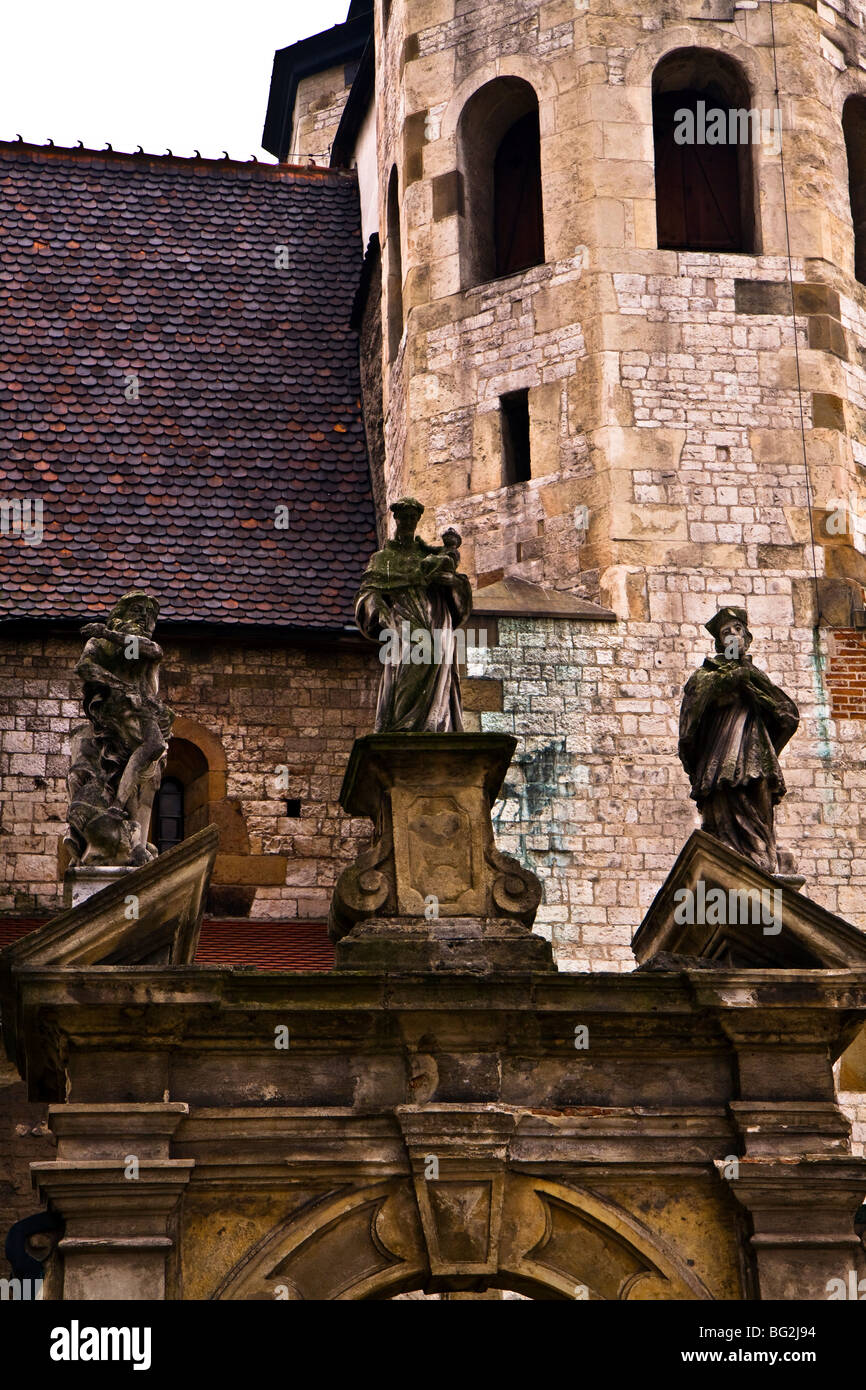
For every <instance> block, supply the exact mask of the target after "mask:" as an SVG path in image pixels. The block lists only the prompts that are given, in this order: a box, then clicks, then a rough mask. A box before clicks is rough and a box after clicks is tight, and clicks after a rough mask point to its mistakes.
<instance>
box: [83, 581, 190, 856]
mask: <svg viewBox="0 0 866 1390" xmlns="http://www.w3.org/2000/svg"><path fill="white" fill-rule="evenodd" d="M158 612H159V604H158V603H157V602H156V599H153V598H150V597H149V596H148V595H147V594H144V593H141V592H140V591H137V590H134V591H132V592H131V593H128V594H125V595H124V597H123V598H122V599H120V600H119V602H118V603H116V604H115V606H114V608H113V609H112V611H111V614H110V616H109V618H108V621H107V623H89V624H88V625H87V626H86V627H85V628H84V634H85V636H86V637H87V645H86V646H85V648H84V652H83V653H82V656H81V659H80V661H79V662H78V665H77V666H76V668H75V671H76V674H77V675H78V676H79V677H80V679H81V681H82V683H83V685H84V697H83V698H84V712H85V714H86V715H87V718H88V721H89V722H88V723H87V724H85V725H82V726H81V727H80V728H78V729H75V730H73V734H72V750H71V753H70V759H69V774H68V779H67V781H68V786H69V826H68V828H67V831H66V838H65V844H66V847H67V849H68V851H69V856H70V860H71V862H72V864H73V866H77V865H79V864H80V865H81V866H82V867H84V868H90V867H91V866H101V865H139V864H146V863H147V862H148V860H150V859H153V858H155V856H156V854H157V849H156V846H155V845H153V844H150V843H149V842H148V829H149V826H150V812H151V807H152V805H153V799H154V796H155V795H156V793H157V791H158V789H159V784H160V780H161V777H162V769H163V767H164V766H165V760H166V757H167V755H168V738H169V735H170V733H171V726H172V720H173V718H174V715H173V713H172V711H171V710H170V709H169V708H168V706H167V705H166V704H164V702H163V701H162V700H161V699H160V698H159V663H160V661H161V660H162V648H161V647H160V646H159V645H158V644H157V643H156V642H154V641H153V640H152V633H153V629H154V626H155V624H156V617H157V613H158Z"/></svg>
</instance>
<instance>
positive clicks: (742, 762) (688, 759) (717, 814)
mask: <svg viewBox="0 0 866 1390" xmlns="http://www.w3.org/2000/svg"><path fill="white" fill-rule="evenodd" d="M747 622H748V619H747V616H746V610H745V609H744V608H731V607H724V608H720V609H719V611H718V613H716V614H715V616H714V617H713V618H711V619H710V621H709V622H708V623H705V624H704V626H705V627H706V629H707V631H708V632H710V633H711V634H712V636H713V637H714V638H715V644H716V650H715V654H714V655H713V656H710V657H707V658H706V660H705V661H704V664H703V666H702V667H701V669H700V670H699V671H696V672H695V674H694V675H693V676H691V677H690V678H689V680H688V682H687V683H686V688H685V691H684V692H683V702H682V707H681V710H680V739H679V753H680V759H681V761H682V764H683V767H684V768H685V770H686V772H687V773H688V775H689V780H690V781H691V784H692V800H693V801H694V802H695V803H696V804H697V807H698V810H699V811H700V813H701V819H702V824H703V828H704V830H707V831H709V833H710V834H711V835H715V836H716V838H717V839H719V840H723V841H724V843H725V844H727V845H730V847H731V848H732V849H734V850H736V851H737V852H738V853H740V854H744V855H746V856H747V857H748V858H750V859H752V860H754V862H755V863H756V864H757V865H758V867H759V868H761V869H764V870H765V871H766V872H767V873H769V874H774V873H775V872H776V870H777V866H778V859H779V855H778V852H777V847H776V831H775V824H774V808H775V806H776V805H777V803H778V802H779V801H781V799H782V797H783V796H784V795H785V791H786V787H785V780H784V778H783V776H782V770H781V768H780V766H779V759H778V754H779V753H780V752H781V751H782V749H783V748H784V747H785V745H786V743H787V742H788V740H789V739H790V738H791V737H792V735H793V734H794V732H795V731H796V729H797V725H798V723H799V721H800V715H799V711H798V709H797V706H796V705H795V704H794V701H793V700H792V699H790V697H789V696H787V695H786V694H785V692H784V691H783V690H781V689H780V688H779V687H778V686H776V685H774V684H773V682H772V681H771V680H770V679H769V678H768V677H767V676H765V675H764V673H763V671H759V670H758V669H757V667H755V666H754V665H753V664H752V658H751V657H750V656H749V655H748V649H749V647H750V646H751V642H752V634H751V633H750V632H749V629H748V626H747Z"/></svg>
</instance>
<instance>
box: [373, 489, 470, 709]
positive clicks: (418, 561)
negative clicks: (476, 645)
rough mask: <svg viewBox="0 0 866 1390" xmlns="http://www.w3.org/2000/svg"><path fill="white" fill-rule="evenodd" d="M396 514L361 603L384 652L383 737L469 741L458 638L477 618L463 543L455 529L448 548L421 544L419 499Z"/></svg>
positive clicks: (404, 502)
mask: <svg viewBox="0 0 866 1390" xmlns="http://www.w3.org/2000/svg"><path fill="white" fill-rule="evenodd" d="M391 512H392V514H393V516H394V521H395V534H394V536H393V537H392V538H391V539H390V540H387V541H386V542H385V544H384V546H383V548H382V549H381V550H378V551H377V552H376V554H375V555H374V556H373V558H372V559H371V561H370V563H369V565H368V566H367V570H366V572H365V574H364V577H363V579H362V580H361V587H360V589H359V591H358V597H357V600H356V603H355V621H356V622H357V624H358V627H359V628H360V629H361V631H362V632H363V633H364V636H365V637H369V638H370V639H371V640H372V641H374V642H379V643H380V644H381V646H380V652H379V655H380V658H381V660H382V663H383V667H384V669H383V671H382V679H381V681H380V683H379V698H378V702H377V705H376V724H375V731H376V733H398V732H399V733H461V732H462V731H463V708H462V704H461V698H460V676H459V673H458V662H457V657H458V652H457V644H456V641H455V634H456V631H457V629H458V628H459V627H460V626H461V624H462V623H464V622H465V621H466V619H467V618H468V617H469V614H470V612H471V611H472V590H471V588H470V585H469V580H468V578H467V577H466V575H465V574H460V573H459V572H458V569H457V566H458V563H459V560H460V536H459V534H458V533H457V532H456V531H454V530H451V529H449V530H448V531H446V532H445V534H444V535H443V537H442V540H443V542H444V544H442V545H441V546H437V545H428V544H427V542H426V541H423V540H421V538H420V537H419V536H416V535H415V529H416V527H417V525H418V522H419V521H420V520H421V517H422V515H423V512H424V507H423V506H422V504H421V503H420V502H418V501H416V500H415V498H414V497H403V498H401V499H400V500H399V501H398V502H394V503H393V504H392V506H391Z"/></svg>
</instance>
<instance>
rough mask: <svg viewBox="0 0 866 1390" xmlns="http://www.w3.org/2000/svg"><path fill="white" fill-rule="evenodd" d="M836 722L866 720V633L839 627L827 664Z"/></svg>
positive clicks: (828, 686) (831, 709)
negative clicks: (838, 720) (841, 720)
mask: <svg viewBox="0 0 866 1390" xmlns="http://www.w3.org/2000/svg"><path fill="white" fill-rule="evenodd" d="M827 689H828V690H829V692H830V702H831V703H830V712H831V714H832V715H833V718H834V719H866V632H861V631H859V630H858V629H857V628H853V627H852V628H837V629H836V630H835V631H834V633H833V643H832V648H831V651H830V655H829V659H828V661H827Z"/></svg>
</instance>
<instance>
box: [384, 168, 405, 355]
mask: <svg viewBox="0 0 866 1390" xmlns="http://www.w3.org/2000/svg"><path fill="white" fill-rule="evenodd" d="M387 213H388V244H387V248H386V250H387V255H388V360H389V361H390V362H393V361H394V358H395V357H396V356H397V349H398V348H399V346H400V339H401V338H402V337H403V252H402V249H401V247H400V185H399V179H398V176H397V166H396V165H395V166H394V168H393V169H392V170H391V177H390V179H389V180H388V209H387Z"/></svg>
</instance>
